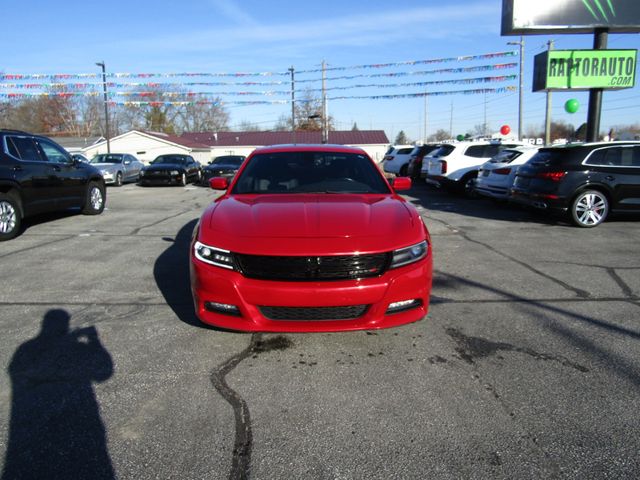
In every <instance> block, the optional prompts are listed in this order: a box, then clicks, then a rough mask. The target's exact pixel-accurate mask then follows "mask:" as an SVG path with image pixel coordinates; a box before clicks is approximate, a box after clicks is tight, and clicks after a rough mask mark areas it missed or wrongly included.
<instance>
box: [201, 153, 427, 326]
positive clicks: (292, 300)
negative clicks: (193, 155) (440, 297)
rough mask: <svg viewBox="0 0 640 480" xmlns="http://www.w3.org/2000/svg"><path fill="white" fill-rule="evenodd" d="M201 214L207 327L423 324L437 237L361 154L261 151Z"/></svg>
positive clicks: (399, 182) (215, 184) (403, 185)
mask: <svg viewBox="0 0 640 480" xmlns="http://www.w3.org/2000/svg"><path fill="white" fill-rule="evenodd" d="M210 185H211V187H212V188H214V189H218V190H225V192H224V194H223V195H221V196H220V197H219V198H217V199H216V200H215V201H214V202H213V203H212V204H211V205H210V206H209V207H208V208H207V209H206V210H205V212H204V213H203V214H202V217H201V218H200V221H199V222H198V225H197V226H196V228H195V230H194V235H193V241H192V244H191V252H190V259H191V265H190V267H191V290H192V293H193V300H194V304H195V309H196V312H197V315H198V317H199V318H200V320H201V321H202V322H204V323H206V324H209V325H214V326H217V327H221V328H225V329H231V330H241V331H261V332H321V331H336V330H365V329H367V330H368V329H377V328H386V327H393V326H396V325H401V324H405V323H409V322H414V321H417V320H420V319H421V318H423V317H424V316H425V315H426V314H427V311H428V307H429V295H430V292H431V278H432V269H433V263H432V251H431V239H430V237H429V232H428V231H427V228H426V226H425V224H424V222H423V221H422V218H421V217H420V215H419V214H418V212H417V211H416V209H415V208H414V207H413V205H411V204H410V203H408V202H407V201H405V200H404V199H403V198H402V197H400V196H399V195H397V194H396V192H395V191H396V190H404V189H407V188H409V187H410V186H411V180H410V179H408V178H396V179H395V180H394V181H393V182H392V183H391V184H390V183H389V182H387V180H386V179H385V178H384V176H383V175H382V174H381V172H380V170H379V169H378V167H377V166H376V165H375V163H374V162H373V161H372V160H371V158H370V157H369V156H368V155H367V154H366V153H365V152H364V151H363V150H361V149H358V148H352V147H344V146H339V145H280V146H271V147H265V148H259V149H256V150H255V151H254V152H253V153H252V154H251V155H250V156H249V157H248V158H247V159H246V160H245V162H244V163H243V165H242V166H241V167H240V170H239V171H238V173H237V175H236V176H235V177H234V179H233V180H232V181H231V183H230V184H229V183H228V179H227V178H222V177H219V178H212V179H211V180H210Z"/></svg>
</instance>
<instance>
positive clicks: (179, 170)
mask: <svg viewBox="0 0 640 480" xmlns="http://www.w3.org/2000/svg"><path fill="white" fill-rule="evenodd" d="M242 161H244V157H237V158H235V157H234V158H232V159H229V158H228V157H227V156H225V157H224V158H222V159H220V160H219V159H215V160H214V161H213V162H211V164H210V165H208V166H206V167H204V168H203V167H202V166H201V165H200V163H198V162H197V161H196V160H194V159H193V157H191V156H190V155H182V154H176V155H174V154H170V155H160V156H159V157H157V158H156V159H155V160H154V161H153V162H151V164H150V165H148V166H144V164H143V163H142V162H140V161H139V160H138V159H137V158H136V157H135V156H133V155H130V154H125V153H108V154H99V155H96V156H95V157H94V158H92V159H91V160H88V159H87V158H86V157H84V156H83V155H81V154H78V153H73V154H72V153H69V152H68V151H67V150H65V149H64V148H63V147H61V146H60V145H58V144H57V143H56V142H54V141H53V140H51V139H49V138H46V137H43V136H40V135H33V134H31V133H27V132H23V131H19V130H8V129H0V241H3V240H9V239H11V238H13V237H15V236H16V235H17V234H18V233H19V232H20V229H21V225H22V221H23V219H24V218H27V217H30V216H32V215H35V214H38V213H45V212H51V211H58V210H66V209H69V208H79V209H80V210H81V211H82V213H84V214H86V215H97V214H100V213H102V211H103V210H104V208H105V203H106V193H107V192H106V188H105V186H106V185H107V184H111V185H115V186H120V185H122V184H124V183H125V182H138V183H139V184H140V185H172V184H177V185H186V184H187V183H189V182H192V183H200V182H202V183H206V184H207V185H208V182H207V181H204V180H203V179H204V178H210V177H211V176H214V175H222V176H225V177H227V178H232V177H233V175H235V172H236V171H237V170H238V167H239V165H240V164H242Z"/></svg>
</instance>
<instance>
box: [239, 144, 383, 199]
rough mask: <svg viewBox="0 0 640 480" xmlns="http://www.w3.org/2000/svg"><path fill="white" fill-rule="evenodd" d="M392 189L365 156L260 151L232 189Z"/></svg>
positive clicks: (361, 191)
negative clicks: (261, 152) (263, 152)
mask: <svg viewBox="0 0 640 480" xmlns="http://www.w3.org/2000/svg"><path fill="white" fill-rule="evenodd" d="M275 192H278V193H389V188H388V186H387V184H386V182H385V181H384V179H383V177H382V175H381V174H380V171H379V170H378V168H377V167H376V166H375V165H373V163H372V162H371V161H370V160H369V159H368V158H367V157H366V156H365V155H359V154H355V153H342V152H274V153H265V154H257V155H255V156H253V157H251V159H250V160H249V163H248V164H247V166H246V167H245V169H244V170H243V171H242V174H241V176H240V177H239V178H238V181H237V182H236V184H235V186H234V189H233V191H232V193H234V194H247V193H252V194H255V193H275Z"/></svg>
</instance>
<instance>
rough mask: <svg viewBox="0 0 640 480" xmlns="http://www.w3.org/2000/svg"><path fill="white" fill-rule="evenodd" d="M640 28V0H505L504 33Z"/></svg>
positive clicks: (574, 31)
mask: <svg viewBox="0 0 640 480" xmlns="http://www.w3.org/2000/svg"><path fill="white" fill-rule="evenodd" d="M596 29H606V30H607V31H609V32H612V33H613V32H627V33H632V32H639V31H640V1H639V0H502V35H530V34H550V33H591V32H594V31H595V30H596Z"/></svg>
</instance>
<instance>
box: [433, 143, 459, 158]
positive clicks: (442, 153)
mask: <svg viewBox="0 0 640 480" xmlns="http://www.w3.org/2000/svg"><path fill="white" fill-rule="evenodd" d="M455 149H456V147H455V146H454V145H442V146H441V147H439V148H437V149H436V150H434V151H433V152H431V153H430V154H429V155H431V156H433V157H446V156H447V155H449V154H450V153H451V152H453V151H454V150H455Z"/></svg>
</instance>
